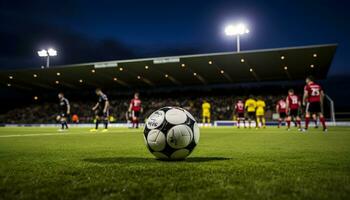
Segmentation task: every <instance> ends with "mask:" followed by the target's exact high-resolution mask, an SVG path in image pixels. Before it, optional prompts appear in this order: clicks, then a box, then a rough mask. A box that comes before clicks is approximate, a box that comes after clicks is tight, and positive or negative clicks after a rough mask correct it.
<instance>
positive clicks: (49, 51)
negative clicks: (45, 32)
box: [47, 48, 57, 56]
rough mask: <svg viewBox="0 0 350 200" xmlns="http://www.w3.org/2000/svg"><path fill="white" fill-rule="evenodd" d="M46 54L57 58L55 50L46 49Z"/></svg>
mask: <svg viewBox="0 0 350 200" xmlns="http://www.w3.org/2000/svg"><path fill="white" fill-rule="evenodd" d="M47 52H48V53H49V56H57V51H56V50H55V49H52V48H50V49H48V50H47Z"/></svg>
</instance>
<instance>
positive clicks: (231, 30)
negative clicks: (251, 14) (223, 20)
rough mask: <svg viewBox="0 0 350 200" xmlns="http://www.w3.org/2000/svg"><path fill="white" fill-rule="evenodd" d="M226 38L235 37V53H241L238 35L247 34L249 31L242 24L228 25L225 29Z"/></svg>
mask: <svg viewBox="0 0 350 200" xmlns="http://www.w3.org/2000/svg"><path fill="white" fill-rule="evenodd" d="M225 33H226V35H227V36H236V39H237V52H240V51H241V44H240V35H244V34H247V33H249V29H247V28H246V26H245V25H244V24H237V25H228V26H226V28H225Z"/></svg>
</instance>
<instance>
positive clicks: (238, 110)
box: [234, 99, 247, 128]
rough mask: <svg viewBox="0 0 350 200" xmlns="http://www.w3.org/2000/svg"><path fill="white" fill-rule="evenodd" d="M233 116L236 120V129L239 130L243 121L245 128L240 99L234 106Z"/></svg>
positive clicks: (242, 106) (242, 104)
mask: <svg viewBox="0 0 350 200" xmlns="http://www.w3.org/2000/svg"><path fill="white" fill-rule="evenodd" d="M234 114H235V116H236V118H237V127H238V128H240V122H241V120H242V121H243V126H244V128H247V127H246V126H245V117H244V103H243V100H242V99H239V100H238V101H237V102H236V104H235V110H234Z"/></svg>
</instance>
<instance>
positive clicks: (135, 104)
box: [129, 93, 142, 128]
mask: <svg viewBox="0 0 350 200" xmlns="http://www.w3.org/2000/svg"><path fill="white" fill-rule="evenodd" d="M129 112H131V114H132V128H139V117H140V113H141V112H142V107H141V100H140V99H139V93H135V94H134V98H133V99H132V100H131V101H130V106H129ZM135 125H136V126H135Z"/></svg>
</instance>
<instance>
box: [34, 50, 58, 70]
mask: <svg viewBox="0 0 350 200" xmlns="http://www.w3.org/2000/svg"><path fill="white" fill-rule="evenodd" d="M38 55H39V57H46V67H47V68H49V67H50V57H51V56H57V51H56V50H55V49H52V48H49V49H47V50H46V49H42V50H40V51H38Z"/></svg>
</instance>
